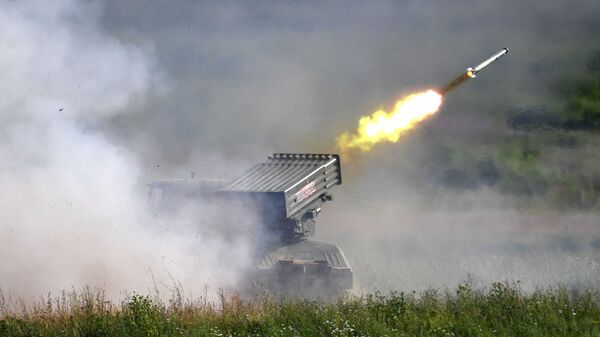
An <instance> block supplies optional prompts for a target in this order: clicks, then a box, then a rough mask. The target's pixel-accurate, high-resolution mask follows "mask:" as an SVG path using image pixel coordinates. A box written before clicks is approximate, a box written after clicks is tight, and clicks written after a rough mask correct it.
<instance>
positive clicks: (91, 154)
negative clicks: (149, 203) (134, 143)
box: [0, 0, 250, 298]
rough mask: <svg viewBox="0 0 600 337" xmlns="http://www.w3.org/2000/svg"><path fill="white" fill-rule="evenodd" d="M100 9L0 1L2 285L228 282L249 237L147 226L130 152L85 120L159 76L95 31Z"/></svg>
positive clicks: (122, 104)
mask: <svg viewBox="0 0 600 337" xmlns="http://www.w3.org/2000/svg"><path fill="white" fill-rule="evenodd" d="M101 13H102V6H100V5H99V4H98V3H85V4H84V3H81V2H77V1H71V0H60V1H52V2H48V1H28V2H14V1H8V2H7V1H3V2H1V3H0V46H2V50H3V52H2V53H1V54H0V74H1V75H0V121H1V122H2V125H3V126H2V128H0V186H1V190H2V193H1V194H0V257H2V262H1V263H0V289H2V291H3V292H5V293H6V292H7V293H9V294H11V296H20V297H24V298H31V297H35V296H38V295H40V294H46V293H48V292H50V291H54V292H56V291H60V290H63V289H69V288H71V287H75V288H76V289H77V288H80V287H82V286H84V285H89V286H99V287H103V288H105V289H106V291H107V292H108V293H109V294H117V293H119V292H121V291H125V290H127V291H142V292H147V291H148V290H152V287H153V282H154V281H158V284H169V283H170V284H171V285H172V283H173V280H175V281H176V282H181V283H182V285H183V286H184V288H185V287H188V289H187V290H194V287H196V288H195V289H202V288H203V287H205V286H214V287H220V286H223V287H226V286H231V285H233V284H235V282H236V281H237V280H238V279H239V275H236V271H237V270H238V269H236V264H235V263H233V262H231V261H235V262H237V263H239V265H240V266H241V265H244V263H246V260H245V259H244V258H242V257H243V256H248V255H249V254H248V250H249V249H250V248H249V246H248V245H245V244H243V242H241V243H238V244H237V245H236V246H235V247H236V248H231V247H225V245H224V243H223V242H222V241H220V240H221V239H220V238H219V237H218V236H212V237H205V236H202V235H200V236H195V237H194V236H186V235H185V234H186V233H181V232H180V233H178V234H177V235H175V234H173V235H171V234H168V233H167V234H165V233H160V232H158V231H156V230H152V229H150V228H149V227H150V225H151V224H152V222H156V221H157V220H156V219H153V218H151V217H150V216H149V214H150V213H149V212H148V210H147V207H146V202H145V196H146V194H145V193H144V192H145V191H144V189H143V188H144V186H143V184H140V183H141V182H143V179H142V177H141V174H140V170H139V167H138V164H137V162H136V158H135V156H134V155H133V154H132V153H130V152H129V151H128V150H127V149H125V148H123V147H120V146H117V145H115V144H114V143H112V142H111V141H109V140H108V139H107V138H106V137H105V136H104V135H103V134H102V133H101V132H100V131H98V130H96V129H95V128H94V124H95V123H99V122H102V121H105V120H107V119H108V118H111V117H114V116H117V115H119V114H125V113H127V110H128V108H129V107H130V101H131V99H132V97H138V96H139V97H143V96H144V95H148V94H149V93H151V92H153V90H154V88H153V85H152V83H153V81H155V80H157V79H159V78H160V76H161V75H160V71H157V70H156V69H155V63H154V60H153V57H152V55H148V54H146V53H144V52H143V51H142V50H141V49H140V48H138V47H136V46H134V45H130V44H126V43H123V42H121V41H119V40H117V39H115V38H113V37H111V36H109V35H108V34H107V33H105V32H103V30H102V29H101V28H100V27H99V25H98V19H99V15H100V14H101ZM153 74H158V75H153ZM188 221H189V222H193V219H188ZM201 229H202V227H201V225H200V227H199V228H195V231H196V232H198V233H200V234H203V233H202V231H201ZM240 240H242V241H243V239H240ZM225 249H226V251H225ZM225 252H226V253H228V254H229V255H234V257H235V258H231V261H230V262H231V263H230V264H229V265H228V266H227V269H224V268H221V264H220V263H221V262H220V259H221V256H222V255H224V253H225ZM152 274H153V275H154V277H155V278H156V279H155V280H153V277H152ZM184 290H186V289H184ZM111 296H112V295H111Z"/></svg>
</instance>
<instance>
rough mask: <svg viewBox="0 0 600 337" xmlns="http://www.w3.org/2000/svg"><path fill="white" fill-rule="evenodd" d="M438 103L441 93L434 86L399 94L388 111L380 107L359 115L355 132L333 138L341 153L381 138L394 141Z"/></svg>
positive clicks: (431, 110)
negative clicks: (425, 89)
mask: <svg viewBox="0 0 600 337" xmlns="http://www.w3.org/2000/svg"><path fill="white" fill-rule="evenodd" d="M441 104H442V95H440V94H439V93H437V92H436V91H434V90H427V91H424V92H418V93H414V94H411V95H408V96H406V97H403V98H401V99H400V100H398V101H397V102H396V103H395V104H394V108H393V109H392V111H390V112H387V111H385V110H383V109H380V110H377V111H375V112H374V113H373V114H372V115H370V116H363V117H361V118H360V120H359V122H358V129H357V130H356V133H355V134H352V135H351V134H349V133H348V132H346V133H344V134H342V135H340V136H339V137H338V138H337V139H336V143H337V147H338V148H339V149H340V150H341V152H342V153H346V152H347V151H348V150H350V149H360V150H361V151H363V152H367V151H369V150H371V148H372V147H373V146H374V145H375V144H377V143H379V142H382V141H388V142H392V143H395V142H397V141H398V140H399V139H400V136H402V135H403V134H404V133H406V132H407V131H408V130H410V129H412V128H414V127H415V126H416V125H417V124H419V123H420V122H422V121H423V120H425V119H427V118H428V117H430V116H431V115H433V114H434V113H436V112H437V111H438V109H439V108H440V105H441Z"/></svg>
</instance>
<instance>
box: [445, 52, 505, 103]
mask: <svg viewBox="0 0 600 337" xmlns="http://www.w3.org/2000/svg"><path fill="white" fill-rule="evenodd" d="M506 53H508V48H502V50H500V51H499V52H498V53H496V54H495V55H493V56H492V57H490V58H489V59H487V60H485V61H483V62H481V63H480V64H478V65H477V66H475V67H469V68H467V71H465V72H464V73H462V74H460V75H458V76H457V77H456V78H455V79H453V80H452V81H450V82H448V84H446V85H445V86H444V87H442V89H441V90H440V94H442V95H444V94H446V93H448V92H449V91H451V90H452V89H454V88H456V87H458V86H459V85H461V84H462V83H463V82H465V81H466V80H469V79H471V78H475V77H477V73H478V72H480V71H481V70H482V69H483V68H485V67H487V66H488V65H490V64H491V63H492V62H495V61H496V60H498V59H499V58H500V57H502V56H504V55H505V54H506Z"/></svg>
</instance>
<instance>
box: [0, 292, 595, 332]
mask: <svg viewBox="0 0 600 337" xmlns="http://www.w3.org/2000/svg"><path fill="white" fill-rule="evenodd" d="M0 305H1V306H2V307H1V308H0V310H1V311H0V312H1V315H2V316H1V318H0V336H15V337H16V336H114V337H119V336H544V337H547V336H561V337H562V336H600V293H599V292H597V291H581V290H576V289H565V288H556V289H544V290H538V291H535V292H533V293H524V292H523V291H521V290H520V289H519V288H518V287H517V286H515V285H511V284H508V283H494V284H492V285H491V286H490V287H489V288H487V289H473V288H472V287H471V286H469V285H468V284H465V285H461V286H459V287H458V288H457V289H455V290H453V291H450V290H448V291H438V290H428V291H425V292H422V293H418V294H417V293H401V292H392V293H389V294H385V295H384V294H380V293H376V294H372V295H365V296H361V297H347V298H343V299H340V300H338V301H337V302H335V303H319V302H314V301H303V300H299V299H295V300H294V299H288V300H283V301H275V300H273V299H272V298H269V297H264V298H261V299H256V300H252V301H246V300H242V299H240V298H239V297H236V296H225V295H222V296H221V298H220V301H218V302H217V303H211V302H208V301H204V300H197V301H190V300H185V299H184V298H182V296H181V294H180V293H176V294H175V295H174V296H173V297H172V298H171V300H167V301H161V300H158V299H156V298H152V297H149V296H140V295H133V296H130V297H129V298H127V299H126V300H125V301H123V302H122V303H120V304H114V303H111V302H109V301H106V300H105V298H104V296H103V293H102V292H101V291H91V290H89V289H87V290H85V291H83V292H81V293H75V292H72V293H69V294H67V293H65V294H63V295H62V296H59V297H58V298H54V299H48V300H47V301H45V302H44V303H38V304H37V305H35V306H33V307H31V308H27V307H25V306H21V308H18V309H15V307H13V308H12V309H9V308H7V303H6V301H5V300H2V301H0Z"/></svg>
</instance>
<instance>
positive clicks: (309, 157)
mask: <svg viewBox="0 0 600 337" xmlns="http://www.w3.org/2000/svg"><path fill="white" fill-rule="evenodd" d="M341 183H342V171H341V163H340V157H339V155H337V154H304V153H275V154H273V155H272V156H270V157H269V158H268V159H267V160H266V161H264V162H261V163H258V164H256V165H254V166H253V167H252V168H250V169H249V170H248V171H246V172H245V173H243V174H242V175H241V176H239V177H238V178H236V179H233V180H215V179H187V180H167V181H156V182H153V183H152V184H150V199H151V203H152V204H153V205H154V207H155V210H156V211H157V213H161V212H168V211H169V210H172V209H173V208H175V209H176V208H177V207H180V206H181V205H183V204H188V203H190V202H191V203H197V204H198V205H199V206H203V205H211V206H212V207H211V209H217V210H221V212H217V214H216V215H215V214H210V215H211V218H214V219H215V225H218V226H222V225H224V224H227V225H226V226H223V227H229V228H231V227H233V228H236V226H237V227H241V228H240V229H239V230H240V231H243V230H248V227H245V226H243V225H241V224H238V222H239V221H240V219H239V217H237V218H236V217H234V218H233V219H231V214H238V215H239V214H240V213H241V214H242V215H243V213H244V212H248V213H249V214H248V218H249V219H252V220H255V218H256V216H257V215H258V218H259V219H258V221H260V222H261V223H260V225H261V226H260V227H261V230H260V231H258V232H260V233H264V235H265V238H264V239H265V240H264V242H263V243H261V242H257V246H262V247H257V248H258V250H259V254H258V256H257V257H256V258H257V259H256V266H255V268H254V270H255V272H256V273H255V276H254V278H253V279H252V281H253V282H254V284H256V285H257V286H258V287H260V288H261V289H262V288H264V289H267V290H271V291H273V292H274V293H275V294H278V295H282V296H292V297H296V296H298V297H303V298H313V299H332V300H333V299H335V298H337V296H340V295H342V294H344V293H345V292H346V291H347V290H348V289H350V288H352V278H353V277H352V274H353V273H352V269H351V268H350V265H349V264H348V261H347V260H346V257H345V256H344V253H343V252H342V250H341V249H340V248H339V247H338V246H336V245H335V244H332V243H327V242H320V241H316V240H312V239H309V237H310V236H313V235H314V234H315V220H316V217H317V215H318V214H319V213H320V212H321V207H322V206H323V205H324V204H325V203H328V202H329V201H331V200H332V199H333V195H332V194H331V190H332V189H333V188H335V187H336V186H337V185H341ZM242 220H243V219H242ZM228 222H231V223H232V224H229V223H228ZM244 228H245V229H244ZM250 228H253V227H250ZM256 229H257V230H258V228H256ZM265 243H268V244H266V245H265Z"/></svg>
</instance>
